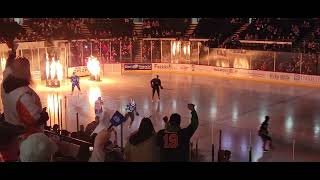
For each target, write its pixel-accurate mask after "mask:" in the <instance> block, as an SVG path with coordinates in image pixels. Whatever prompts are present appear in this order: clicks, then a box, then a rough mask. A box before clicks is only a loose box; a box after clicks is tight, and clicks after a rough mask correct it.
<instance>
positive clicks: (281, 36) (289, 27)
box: [242, 18, 311, 41]
mask: <svg viewBox="0 0 320 180" xmlns="http://www.w3.org/2000/svg"><path fill="white" fill-rule="evenodd" d="M310 27H311V25H310V22H308V21H307V20H304V21H303V22H301V21H300V20H297V21H286V20H282V19H277V18H252V23H251V24H250V26H249V27H248V29H247V30H246V32H245V33H244V36H243V37H242V38H244V39H245V40H275V41H294V40H295V39H296V38H297V37H299V36H300V34H301V33H303V32H304V31H306V30H308V29H309V28H310Z"/></svg>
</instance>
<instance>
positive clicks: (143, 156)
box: [124, 118, 160, 162]
mask: <svg viewBox="0 0 320 180" xmlns="http://www.w3.org/2000/svg"><path fill="white" fill-rule="evenodd" d="M124 152H125V159H126V161H129V162H159V161H160V151H159V147H158V146H157V138H156V132H155V130H154V127H153V124H152V122H151V120H150V119H149V118H143V119H142V120H141V123H140V126H139V129H138V131H137V132H135V133H133V134H132V135H131V136H130V137H129V141H128V142H127V144H126V146H125V148H124Z"/></svg>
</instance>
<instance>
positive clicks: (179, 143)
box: [157, 104, 199, 161]
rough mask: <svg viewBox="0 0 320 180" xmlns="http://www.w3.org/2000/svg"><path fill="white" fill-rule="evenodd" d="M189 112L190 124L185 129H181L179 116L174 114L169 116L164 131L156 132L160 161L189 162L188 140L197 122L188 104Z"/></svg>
mask: <svg viewBox="0 0 320 180" xmlns="http://www.w3.org/2000/svg"><path fill="white" fill-rule="evenodd" d="M188 109H189V110H190V111H191V115H192V117H191V123H190V124H189V126H188V127H187V128H183V129H182V128H181V127H180V123H181V116H180V115H179V114H177V113H174V114H172V115H171V116H170V120H169V125H168V127H167V128H166V129H163V130H160V131H159V132H158V135H157V136H158V137H157V141H158V145H159V146H160V161H189V151H190V147H189V144H190V139H191V137H192V136H193V134H194V133H195V131H196V130H197V128H198V125H199V121H198V115H197V112H196V111H195V109H194V105H193V104H188Z"/></svg>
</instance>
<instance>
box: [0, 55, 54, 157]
mask: <svg viewBox="0 0 320 180" xmlns="http://www.w3.org/2000/svg"><path fill="white" fill-rule="evenodd" d="M6 68H10V71H11V72H10V73H8V74H7V76H6V77H5V79H4V80H3V83H2V91H3V92H2V93H1V95H2V103H3V110H4V120H5V121H6V122H7V123H9V124H12V125H15V126H22V127H24V128H25V130H26V131H25V133H23V134H22V135H21V136H19V137H20V140H21V139H25V138H27V137H28V136H29V135H31V134H33V133H37V132H41V131H42V129H43V125H45V123H46V122H47V120H48V119H49V116H48V113H47V112H46V108H42V105H41V101H40V97H39V96H38V95H37V93H36V92H35V91H34V90H33V89H32V88H31V87H30V85H31V84H32V79H31V72H30V63H29V60H28V59H26V58H24V57H18V58H16V59H14V61H13V62H11V64H10V66H7V67H6ZM18 139H19V138H18V137H17V138H16V140H14V141H12V142H10V143H14V144H15V146H11V147H13V149H11V152H12V156H11V157H8V159H9V161H15V160H17V159H18V153H17V152H18V150H19V140H18Z"/></svg>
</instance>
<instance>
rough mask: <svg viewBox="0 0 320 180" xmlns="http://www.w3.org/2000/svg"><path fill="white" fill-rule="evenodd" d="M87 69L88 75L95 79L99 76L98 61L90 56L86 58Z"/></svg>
mask: <svg viewBox="0 0 320 180" xmlns="http://www.w3.org/2000/svg"><path fill="white" fill-rule="evenodd" d="M87 67H88V70H89V72H90V74H92V75H93V76H95V78H97V76H98V75H99V74H100V62H99V61H98V59H97V58H96V57H94V56H90V57H89V58H88V63H87Z"/></svg>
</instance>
